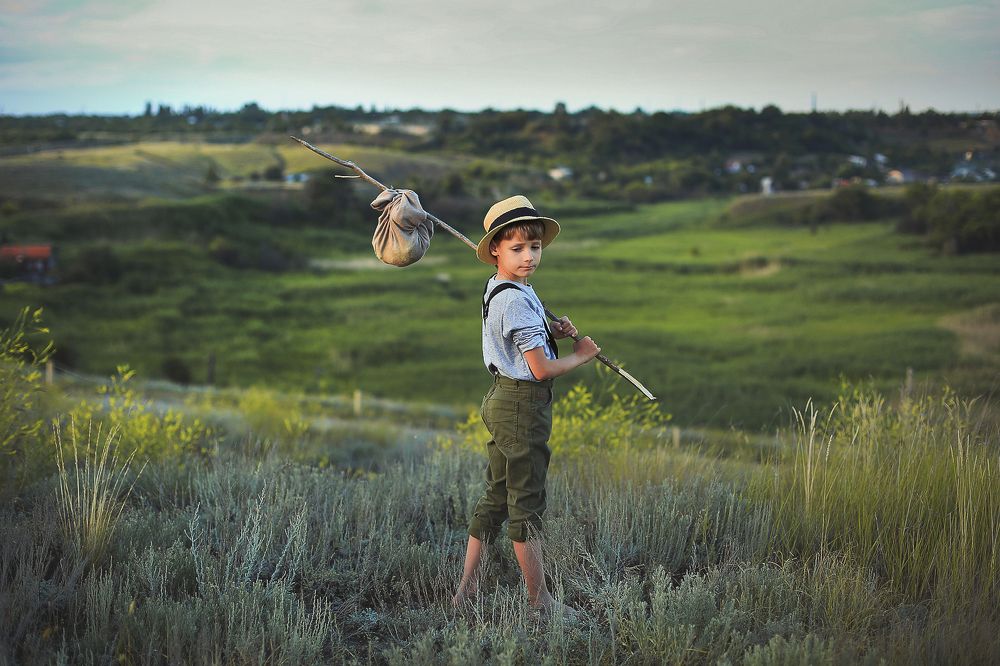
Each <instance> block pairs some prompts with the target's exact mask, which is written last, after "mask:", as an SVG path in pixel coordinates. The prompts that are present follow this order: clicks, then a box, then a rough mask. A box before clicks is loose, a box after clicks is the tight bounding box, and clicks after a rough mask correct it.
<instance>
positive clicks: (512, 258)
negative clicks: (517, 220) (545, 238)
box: [490, 234, 542, 280]
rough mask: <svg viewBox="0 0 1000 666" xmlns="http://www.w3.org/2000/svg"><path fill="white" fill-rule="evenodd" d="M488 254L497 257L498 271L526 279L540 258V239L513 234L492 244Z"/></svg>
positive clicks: (536, 266) (535, 267)
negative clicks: (530, 238) (529, 238)
mask: <svg viewBox="0 0 1000 666" xmlns="http://www.w3.org/2000/svg"><path fill="white" fill-rule="evenodd" d="M490 254H492V255H493V256H494V257H496V258H497V270H498V271H500V272H503V273H506V274H507V275H512V276H514V277H516V278H519V279H522V280H527V279H528V276H530V275H531V274H532V273H534V272H535V270H536V269H537V268H538V264H539V262H541V260H542V241H541V239H538V240H528V239H527V238H524V237H523V236H521V235H520V234H515V235H514V236H513V237H512V238H507V239H505V240H502V241H500V242H499V243H496V244H495V245H493V246H492V247H491V248H490Z"/></svg>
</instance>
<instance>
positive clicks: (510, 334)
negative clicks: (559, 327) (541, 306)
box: [503, 295, 548, 354]
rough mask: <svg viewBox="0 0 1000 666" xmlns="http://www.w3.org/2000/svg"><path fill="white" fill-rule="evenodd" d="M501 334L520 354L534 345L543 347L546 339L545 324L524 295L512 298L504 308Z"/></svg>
mask: <svg viewBox="0 0 1000 666" xmlns="http://www.w3.org/2000/svg"><path fill="white" fill-rule="evenodd" d="M503 334H504V337H505V338H509V339H510V340H511V341H513V343H514V346H516V347H517V348H518V350H519V351H520V352H521V353H522V354H523V353H524V352H527V351H531V350H532V349H534V348H535V347H544V346H545V344H546V342H547V340H548V337H547V335H546V332H545V324H544V323H542V320H540V319H539V316H538V313H537V312H536V311H535V310H534V308H532V307H531V304H530V303H529V302H528V298H527V297H526V296H524V295H518V296H516V297H514V298H512V299H511V300H510V303H509V304H508V305H507V307H506V308H505V309H504V313H503Z"/></svg>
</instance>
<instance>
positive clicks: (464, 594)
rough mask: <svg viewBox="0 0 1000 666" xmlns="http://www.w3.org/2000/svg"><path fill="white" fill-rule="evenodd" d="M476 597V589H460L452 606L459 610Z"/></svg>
mask: <svg viewBox="0 0 1000 666" xmlns="http://www.w3.org/2000/svg"><path fill="white" fill-rule="evenodd" d="M475 596H476V589H475V588H474V587H461V586H460V587H459V588H458V591H457V592H456V593H455V596H453V597H452V598H451V605H452V606H453V607H454V608H458V607H460V606H462V605H464V604H466V603H468V602H470V601H472V599H473V597H475Z"/></svg>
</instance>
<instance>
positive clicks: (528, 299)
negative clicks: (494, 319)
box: [483, 280, 544, 321]
mask: <svg viewBox="0 0 1000 666" xmlns="http://www.w3.org/2000/svg"><path fill="white" fill-rule="evenodd" d="M501 285H510V286H507V287H503V288H501ZM486 299H489V306H488V308H489V312H496V313H497V314H500V315H501V316H503V315H504V314H509V316H514V317H515V318H517V319H522V318H526V317H533V316H539V306H538V304H537V303H536V301H537V300H538V297H537V296H535V295H534V293H533V290H532V289H531V288H530V287H524V286H523V285H518V284H517V283H515V282H510V281H507V280H499V281H497V280H491V281H490V283H489V288H488V289H487V290H486V294H485V295H484V297H483V303H484V304H485V302H486ZM543 321H544V319H543Z"/></svg>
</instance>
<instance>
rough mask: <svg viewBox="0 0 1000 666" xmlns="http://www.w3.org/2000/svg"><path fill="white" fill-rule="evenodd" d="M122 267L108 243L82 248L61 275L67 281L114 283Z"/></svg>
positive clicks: (122, 270)
mask: <svg viewBox="0 0 1000 666" xmlns="http://www.w3.org/2000/svg"><path fill="white" fill-rule="evenodd" d="M123 273H124V267H123V265H122V261H121V259H120V258H119V257H118V254H117V253H116V252H115V250H114V249H113V248H112V247H111V246H110V245H96V246H92V247H88V248H86V249H84V250H82V251H81V252H80V253H79V254H78V255H77V256H76V257H75V258H73V259H72V260H71V261H70V262H69V263H68V265H67V267H66V270H65V272H64V273H63V275H64V276H65V279H66V281H68V282H85V283H87V284H95V285H104V284H114V283H116V282H118V280H120V279H121V277H122V274H123Z"/></svg>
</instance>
